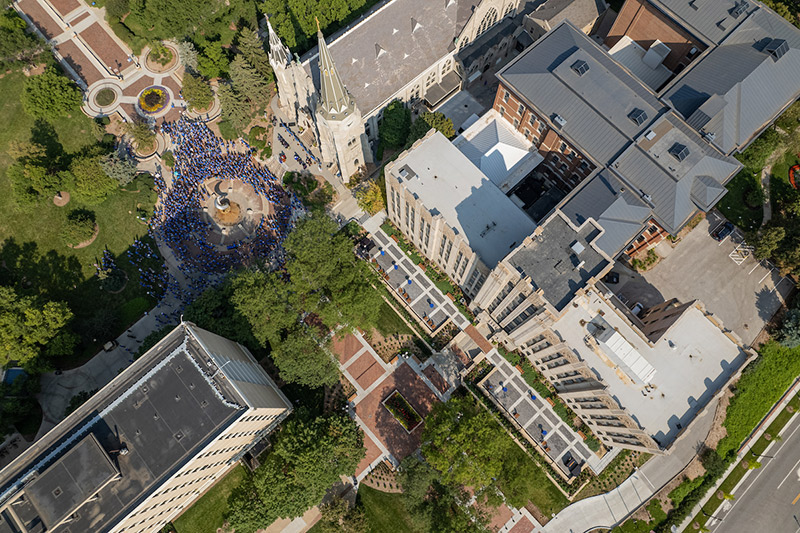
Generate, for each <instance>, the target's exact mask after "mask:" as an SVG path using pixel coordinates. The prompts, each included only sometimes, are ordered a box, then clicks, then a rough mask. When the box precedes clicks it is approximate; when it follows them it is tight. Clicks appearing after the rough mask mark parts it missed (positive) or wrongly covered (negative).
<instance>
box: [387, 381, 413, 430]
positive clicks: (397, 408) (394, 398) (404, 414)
mask: <svg viewBox="0 0 800 533" xmlns="http://www.w3.org/2000/svg"><path fill="white" fill-rule="evenodd" d="M383 406H384V407H385V408H386V410H387V411H389V412H390V413H392V416H394V417H395V419H396V420H397V421H398V422H400V425H401V426H403V429H405V430H406V431H407V432H408V433H411V432H412V431H414V430H415V429H416V428H417V427H418V426H419V425H420V424H422V417H421V416H419V413H417V411H416V410H415V409H414V408H413V407H411V404H409V403H408V402H407V401H406V399H405V398H403V395H402V394H400V393H399V392H398V391H394V392H392V393H391V394H390V395H389V396H387V397H386V399H385V400H383Z"/></svg>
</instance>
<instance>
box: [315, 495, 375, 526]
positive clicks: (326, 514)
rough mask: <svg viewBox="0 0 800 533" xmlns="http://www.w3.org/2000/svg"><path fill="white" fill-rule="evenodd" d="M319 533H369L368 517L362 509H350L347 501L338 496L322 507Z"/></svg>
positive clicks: (318, 524) (318, 523)
mask: <svg viewBox="0 0 800 533" xmlns="http://www.w3.org/2000/svg"><path fill="white" fill-rule="evenodd" d="M319 510H320V515H321V516H320V520H319V522H317V525H316V526H315V527H316V528H317V529H318V530H319V533H367V530H368V528H367V517H366V515H365V514H364V509H363V508H361V507H355V508H353V509H351V508H350V504H349V503H348V502H347V500H345V499H343V498H341V497H339V496H337V497H335V498H333V499H332V500H331V501H330V502H328V503H325V504H322V505H320V507H319Z"/></svg>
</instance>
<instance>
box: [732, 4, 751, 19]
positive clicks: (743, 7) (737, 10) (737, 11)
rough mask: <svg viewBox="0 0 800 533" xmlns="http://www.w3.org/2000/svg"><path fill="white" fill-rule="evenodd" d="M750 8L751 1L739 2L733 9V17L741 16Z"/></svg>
mask: <svg viewBox="0 0 800 533" xmlns="http://www.w3.org/2000/svg"><path fill="white" fill-rule="evenodd" d="M748 9H750V3H749V2H746V1H742V2H739V3H738V4H736V5H735V6H734V7H733V9H731V16H732V17H733V18H735V19H736V18H739V17H740V16H742V15H744V14H745V13H747V10H748Z"/></svg>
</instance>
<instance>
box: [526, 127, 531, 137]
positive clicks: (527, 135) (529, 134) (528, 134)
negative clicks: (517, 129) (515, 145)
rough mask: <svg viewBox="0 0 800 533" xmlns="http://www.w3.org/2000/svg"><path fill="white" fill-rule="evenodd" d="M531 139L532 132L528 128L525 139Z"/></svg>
mask: <svg viewBox="0 0 800 533" xmlns="http://www.w3.org/2000/svg"><path fill="white" fill-rule="evenodd" d="M530 137H531V130H529V129H528V128H525V138H526V139H529V138H530Z"/></svg>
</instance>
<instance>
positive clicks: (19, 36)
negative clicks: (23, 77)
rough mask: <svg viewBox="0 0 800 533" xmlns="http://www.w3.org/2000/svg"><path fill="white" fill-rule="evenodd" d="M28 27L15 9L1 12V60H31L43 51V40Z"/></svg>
mask: <svg viewBox="0 0 800 533" xmlns="http://www.w3.org/2000/svg"><path fill="white" fill-rule="evenodd" d="M26 29H27V24H26V23H25V20H23V18H22V17H20V16H19V14H18V13H17V12H16V11H14V10H13V9H3V10H2V12H0V62H2V63H12V62H14V61H20V60H30V59H32V58H33V57H34V56H36V55H37V54H38V53H39V52H41V50H42V46H41V42H40V41H39V39H37V38H36V35H35V34H33V33H28V32H27V31H25V30H26Z"/></svg>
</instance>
